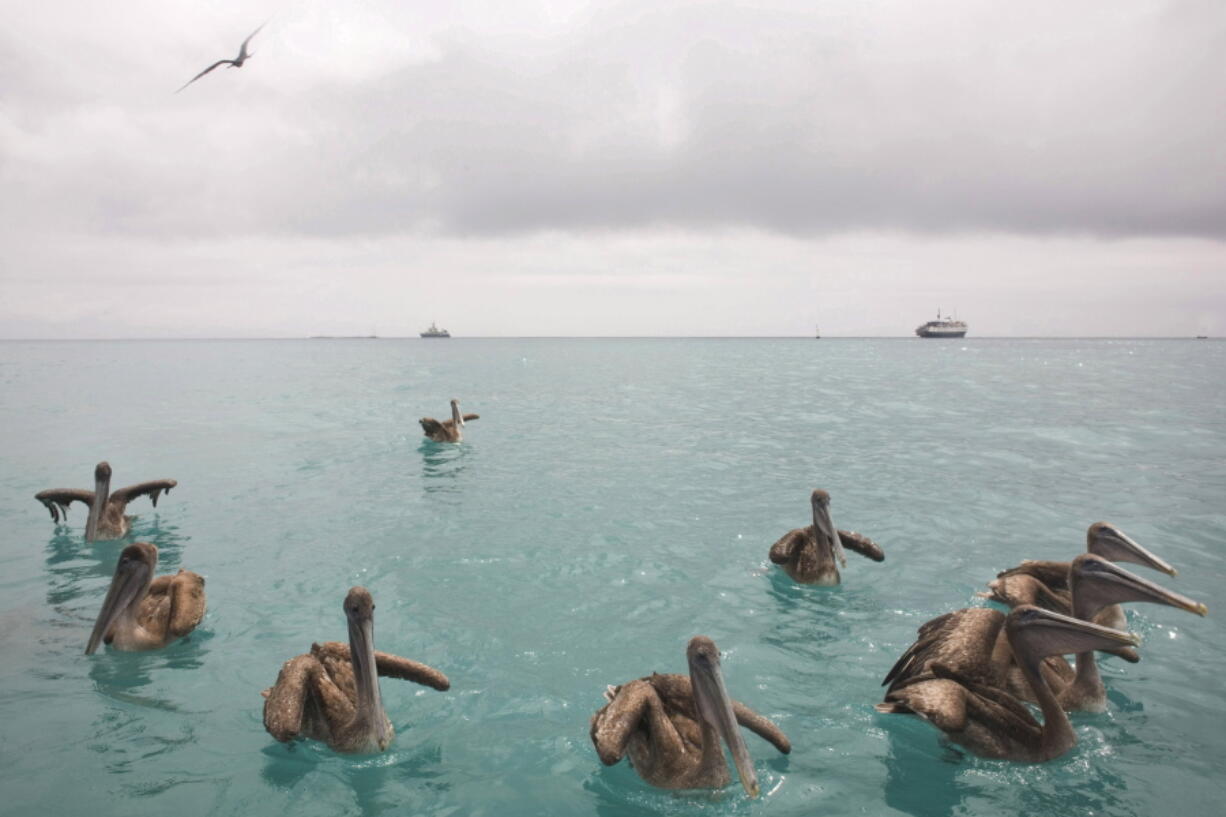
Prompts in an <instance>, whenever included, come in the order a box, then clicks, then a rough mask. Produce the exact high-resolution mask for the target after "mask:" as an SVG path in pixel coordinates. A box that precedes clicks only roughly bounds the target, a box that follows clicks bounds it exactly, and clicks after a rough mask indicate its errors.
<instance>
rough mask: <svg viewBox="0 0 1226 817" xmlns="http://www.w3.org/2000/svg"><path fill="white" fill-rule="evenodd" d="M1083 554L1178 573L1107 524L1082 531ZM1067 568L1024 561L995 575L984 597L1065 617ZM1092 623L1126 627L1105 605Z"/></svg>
mask: <svg viewBox="0 0 1226 817" xmlns="http://www.w3.org/2000/svg"><path fill="white" fill-rule="evenodd" d="M1086 552H1087V553H1092V554H1094V555H1095V556H1101V557H1102V558H1104V559H1107V560H1108V561H1112V562H1129V563H1131V564H1138V565H1144V566H1145V567H1149V568H1152V569H1154V570H1157V571H1159V572H1160V573H1165V574H1167V575H1168V576H1175V575H1177V573H1178V572H1177V571H1176V570H1175V568H1173V567H1171V566H1170V565H1169V564H1167V563H1166V562H1165V561H1164V560H1162V559H1160V558H1158V557H1157V556H1155V555H1154V554H1152V553H1150V552H1149V551H1148V550H1146V549H1145V548H1143V547H1141V546H1140V545H1139V544H1137V543H1136V542H1135V541H1133V539H1132V538H1131V537H1130V536H1128V534H1126V533H1124V532H1123V531H1122V530H1120V529H1119V528H1117V527H1116V526H1115V525H1112V524H1111V523H1110V522H1095V523H1094V524H1093V525H1090V527H1089V528H1088V529H1087V530H1086ZM1070 565H1071V562H1051V561H1040V560H1033V559H1026V560H1025V561H1023V562H1022V563H1021V564H1019V565H1018V566H1017V567H1014V568H1010V569H1009V570H1005V571H1002V572H1000V573H998V574H997V576H996V578H995V579H994V580H993V581H991V582H988V588H989V592H988V593H986V594H984V597H985V598H990V599H992V600H993V601H999V602H1002V603H1003V604H1008V605H1009V606H1010V607H1012V606H1014V605H1016V604H1034V605H1037V606H1039V607H1045V608H1047V609H1048V610H1054V611H1055V612H1057V613H1065V614H1066V615H1067V614H1069V613H1070V612H1071V611H1072V605H1071V602H1070V600H1069V597H1068V589H1069V566H1070ZM1094 620H1095V621H1096V622H1098V623H1099V624H1101V625H1103V626H1104V627H1113V628H1115V629H1117V630H1121V629H1125V628H1126V627H1127V626H1128V620H1127V619H1126V618H1125V617H1124V611H1123V609H1121V608H1120V606H1119V605H1118V604H1109V605H1107V606H1106V607H1104V608H1103V609H1102V610H1101V611H1100V612H1099V613H1098V614H1097V616H1096V617H1095V619H1094Z"/></svg>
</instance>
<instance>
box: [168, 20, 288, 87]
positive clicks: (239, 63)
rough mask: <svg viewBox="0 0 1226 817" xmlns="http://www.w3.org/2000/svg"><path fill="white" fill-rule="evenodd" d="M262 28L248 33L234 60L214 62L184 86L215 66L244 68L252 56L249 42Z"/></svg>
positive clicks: (261, 26) (263, 24)
mask: <svg viewBox="0 0 1226 817" xmlns="http://www.w3.org/2000/svg"><path fill="white" fill-rule="evenodd" d="M265 25H267V22H264V23H260V28H263V27H264V26H265ZM260 28H257V29H256V30H255V31H253V32H251V33H250V34H248V35H247V39H245V40H243V47H242V48H240V49H239V50H238V56H237V57H235V58H234V59H232V60H218V61H217V62H215V63H213V64H212V65H210V66H209V67H208V68H205V69H204V70H203V71H201V72H200V73H199V74H196V76H194V77H192V78H191V79H189V80H188V81H187V82H185V83H184V84H183V88H186V87H187V86H188V85H191V84H192V83H193V82H195V81H196V80H198V79H200V78H201V77H202V76H204V75H205V74H207V73H208V72H209V71H212V70H213V69H214V68H216V67H217V66H219V65H229V66H230V67H231V68H242V67H243V63H245V62H246V61H247V60H248V59H250V58H251V56H252V55H251V54H250V53H248V52H247V43H249V42H251V38H252V37H254V36H255V35H256V34H259V33H260ZM183 88H180V89H179V91H182V90H183ZM179 91H175V93H176V94H177V93H179Z"/></svg>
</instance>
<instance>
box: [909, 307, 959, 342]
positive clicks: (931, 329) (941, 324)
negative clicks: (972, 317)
mask: <svg viewBox="0 0 1226 817" xmlns="http://www.w3.org/2000/svg"><path fill="white" fill-rule="evenodd" d="M915 334H917V335H919V336H920V337H921V338H961V337H966V322H965V321H956V320H954V319H953V318H945V319H942V318H941V310H939V309H938V310H937V319H936V320H935V321H928V323H926V324H924V325H923V326H917V327H915Z"/></svg>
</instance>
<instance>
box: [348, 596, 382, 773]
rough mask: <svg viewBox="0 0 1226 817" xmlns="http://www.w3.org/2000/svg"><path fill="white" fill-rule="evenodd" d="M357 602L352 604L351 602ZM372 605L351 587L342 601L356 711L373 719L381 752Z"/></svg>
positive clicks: (380, 701) (380, 710) (380, 716)
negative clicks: (347, 627)
mask: <svg viewBox="0 0 1226 817" xmlns="http://www.w3.org/2000/svg"><path fill="white" fill-rule="evenodd" d="M355 599H357V600H358V601H357V602H356V603H355V602H354V600H355ZM374 609H375V608H374V602H373V600H371V599H370V593H369V592H368V591H366V590H365V589H364V588H361V589H359V588H353V589H352V590H350V591H349V596H347V597H346V599H345V617H346V620H347V621H348V624H349V654H350V657H351V660H352V661H353V680H354V686H355V687H356V690H355V691H356V693H357V704H358V707H359V709H361V708H363V707H365V708H366V709H367V713H368V714H369V715H370V716H371V717H372V726H373V727H374V729H375V730H376V740H377V742H378V744H379V747H380V749H382V748H383V747H385V746H387V744H388V742H389V741H390V740H391V735H389V734H388V732H387V717H386V716H385V715H384V714H383V700H382V697H381V695H380V694H379V673H378V668H377V667H376V666H375V617H374Z"/></svg>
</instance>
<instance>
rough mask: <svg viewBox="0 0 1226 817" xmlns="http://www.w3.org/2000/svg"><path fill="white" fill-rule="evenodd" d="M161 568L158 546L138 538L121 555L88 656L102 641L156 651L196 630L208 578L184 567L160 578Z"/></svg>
mask: <svg viewBox="0 0 1226 817" xmlns="http://www.w3.org/2000/svg"><path fill="white" fill-rule="evenodd" d="M157 566H158V549H157V548H156V547H154V546H153V545H151V544H149V543H148V542H134V543H132V544H130V545H128V546H127V547H126V548H124V549H123V552H122V553H120V554H119V564H118V565H116V566H115V578H113V579H111V589H110V590H108V591H107V594H106V600H105V601H103V602H102V610H101V611H99V613H98V619H97V620H96V621H95V622H94V630H93V632H91V633H90V634H89V643H87V644H86V645H85V654H86V655H93V654H94V651H95V650H97V649H98V645H99V644H100V643H107V644H110V645H111V646H112V647H114V648H115V649H117V650H128V651H140V650H156V649H160V648H161V647H165V646H166V645H167V644H169V643H170V642H172V641H174V640H175V639H176V638H181V637H183V636H185V635H187V634H188V633H190V632H191V631H192V630H194V629H196V625H197V624H199V623H200V619H202V618H204V607H205V598H204V578H203V577H201V576H200V575H199V574H198V573H193V572H191V571H190V570H180V571H179V572H178V573H176V574H174V575H173V576H172V575H170V574H166V575H164V576H158V577H157V578H156V579H155V578H153V574H154V572H155V571H156V570H157Z"/></svg>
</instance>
